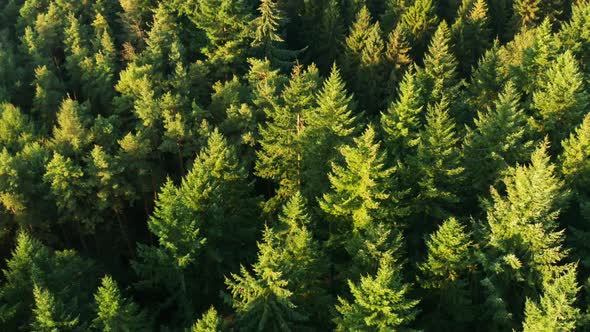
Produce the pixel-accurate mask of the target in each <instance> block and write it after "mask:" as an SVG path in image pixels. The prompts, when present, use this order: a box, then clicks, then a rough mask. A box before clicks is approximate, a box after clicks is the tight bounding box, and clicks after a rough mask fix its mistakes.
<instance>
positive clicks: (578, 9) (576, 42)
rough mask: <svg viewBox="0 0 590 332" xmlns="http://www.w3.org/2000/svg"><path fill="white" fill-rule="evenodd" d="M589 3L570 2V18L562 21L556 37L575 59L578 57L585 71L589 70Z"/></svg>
mask: <svg viewBox="0 0 590 332" xmlns="http://www.w3.org/2000/svg"><path fill="white" fill-rule="evenodd" d="M589 19H590V3H589V2H588V1H575V2H574V3H573V4H572V13H571V19H570V20H569V21H567V22H562V26H561V30H560V31H559V33H558V35H557V38H558V39H559V42H560V43H561V45H562V46H563V48H564V49H567V50H570V51H571V52H572V53H573V55H574V56H575V57H576V59H580V62H581V64H582V69H583V71H584V72H585V73H588V72H589V70H590V56H589V55H590V37H588V36H589V34H588V33H589V32H590V24H588V20H589Z"/></svg>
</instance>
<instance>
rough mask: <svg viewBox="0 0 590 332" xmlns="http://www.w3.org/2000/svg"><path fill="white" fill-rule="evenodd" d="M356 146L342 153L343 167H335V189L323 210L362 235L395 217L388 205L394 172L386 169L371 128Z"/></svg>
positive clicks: (325, 201)
mask: <svg viewBox="0 0 590 332" xmlns="http://www.w3.org/2000/svg"><path fill="white" fill-rule="evenodd" d="M354 143H355V144H354V146H343V147H342V148H340V149H339V150H340V154H341V155H342V157H343V160H344V163H343V165H341V164H339V163H333V164H332V171H331V173H330V175H329V177H330V183H331V184H332V188H331V191H329V192H328V193H326V194H324V196H323V199H322V200H321V201H320V206H321V208H322V210H324V212H326V213H328V214H330V215H332V216H334V217H335V218H336V220H340V221H341V222H346V223H348V224H350V226H349V227H351V229H352V230H354V231H360V230H365V229H367V228H369V227H372V226H374V224H375V223H379V222H386V221H387V222H390V221H391V217H393V215H394V214H393V211H392V210H391V206H389V204H390V200H393V199H394V197H392V193H391V189H393V188H391V186H390V184H391V182H392V181H391V178H392V175H393V172H394V170H393V169H391V168H387V167H386V166H385V153H384V152H383V151H380V145H379V143H378V142H376V141H375V130H374V129H373V127H372V126H369V127H368V128H367V129H366V130H365V132H364V133H363V135H362V136H361V137H359V138H355V139H354Z"/></svg>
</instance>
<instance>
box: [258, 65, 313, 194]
mask: <svg viewBox="0 0 590 332" xmlns="http://www.w3.org/2000/svg"><path fill="white" fill-rule="evenodd" d="M319 84H320V77H319V74H318V70H317V68H316V67H315V66H309V67H308V68H306V69H303V67H301V66H296V67H295V68H294V69H293V74H292V75H291V80H290V81H289V85H288V86H287V87H286V88H285V90H284V91H283V93H282V99H283V100H284V105H282V106H280V107H278V108H276V109H273V110H268V112H267V116H268V120H267V123H266V126H264V127H261V128H260V136H261V138H260V141H259V142H260V146H261V148H260V150H258V151H257V153H256V155H257V159H256V166H255V170H256V174H257V175H258V176H260V177H262V178H265V179H271V180H274V181H275V182H276V183H278V184H279V188H278V190H277V199H278V200H279V201H283V200H285V199H286V197H289V196H291V195H292V194H293V193H294V192H296V191H298V190H300V187H301V185H302V183H301V172H302V165H301V162H302V159H303V152H304V147H303V145H302V144H303V141H302V139H303V135H304V131H305V128H306V123H307V122H308V121H307V119H308V118H309V117H310V116H311V113H312V112H313V110H314V108H316V107H317V106H316V103H315V95H314V92H315V91H316V90H317V89H318V87H319Z"/></svg>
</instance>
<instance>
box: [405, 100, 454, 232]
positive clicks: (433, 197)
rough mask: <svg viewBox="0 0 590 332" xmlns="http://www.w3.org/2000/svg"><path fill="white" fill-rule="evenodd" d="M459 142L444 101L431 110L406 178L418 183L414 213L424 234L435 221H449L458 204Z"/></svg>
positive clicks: (431, 227)
mask: <svg viewBox="0 0 590 332" xmlns="http://www.w3.org/2000/svg"><path fill="white" fill-rule="evenodd" d="M458 141H459V138H458V137H457V135H456V133H455V123H454V121H453V119H452V118H451V116H450V115H449V112H448V103H447V102H446V100H444V99H443V101H442V102H441V103H438V104H436V105H434V106H432V107H430V109H429V110H428V113H427V115H426V125H425V126H424V129H423V130H422V131H421V132H420V141H419V143H418V147H417V152H416V155H415V156H414V157H412V158H411V160H410V161H409V164H410V165H409V167H408V170H407V172H408V174H405V175H404V176H406V177H408V178H411V179H413V180H412V181H415V182H414V183H415V184H416V187H415V188H416V190H417V192H415V193H414V195H415V196H414V199H413V202H412V203H411V204H412V206H413V207H412V214H413V215H414V216H415V217H416V218H417V220H416V221H417V222H418V223H419V224H422V228H421V229H422V231H424V230H427V229H433V226H434V225H435V224H436V221H442V220H443V219H445V218H447V217H448V216H449V214H450V210H451V208H452V206H453V205H454V204H456V203H457V202H458V201H459V196H458V194H459V188H461V183H462V181H463V172H464V168H463V167H462V156H461V151H460V150H459V149H458V147H457V143H458ZM423 223H426V225H424V224H423Z"/></svg>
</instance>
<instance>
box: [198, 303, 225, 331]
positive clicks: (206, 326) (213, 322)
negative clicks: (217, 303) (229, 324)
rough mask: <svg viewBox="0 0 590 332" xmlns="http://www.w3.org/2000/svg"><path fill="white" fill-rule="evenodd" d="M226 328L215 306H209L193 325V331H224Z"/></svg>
mask: <svg viewBox="0 0 590 332" xmlns="http://www.w3.org/2000/svg"><path fill="white" fill-rule="evenodd" d="M225 330H226V326H225V322H224V321H223V319H222V318H221V317H220V316H219V314H218V313H217V310H215V308H214V307H211V308H209V310H207V312H205V313H204V314H203V317H201V318H200V319H199V320H198V321H197V322H196V323H195V325H193V327H192V329H191V332H222V331H225Z"/></svg>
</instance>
